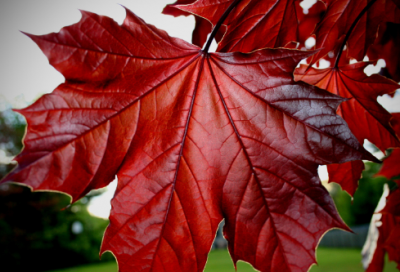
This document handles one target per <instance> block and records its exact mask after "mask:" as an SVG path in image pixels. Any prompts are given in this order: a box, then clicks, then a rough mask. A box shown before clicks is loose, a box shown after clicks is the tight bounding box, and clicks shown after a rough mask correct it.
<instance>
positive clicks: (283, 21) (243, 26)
mask: <svg viewBox="0 0 400 272" xmlns="http://www.w3.org/2000/svg"><path fill="white" fill-rule="evenodd" d="M233 1H234V0H223V1H220V0H199V1H197V2H195V3H194V4H192V5H184V6H177V7H179V8H180V9H182V10H184V11H188V12H191V13H194V14H197V15H199V16H201V17H204V18H206V19H208V20H209V21H211V22H212V23H213V25H216V24H217V22H218V20H219V18H220V17H221V16H222V14H223V13H224V12H225V10H226V9H227V8H228V7H229V6H230V5H231V4H232V2H233ZM296 1H298V0H273V1H265V0H262V1H260V0H243V1H241V2H240V3H239V4H238V5H237V6H236V7H235V8H234V9H233V11H232V12H231V13H230V15H229V16H228V18H227V19H226V20H225V21H224V24H225V25H226V26H227V31H226V34H225V36H224V37H223V39H222V40H221V42H220V43H219V44H218V49H217V51H218V52H234V51H239V52H251V51H254V50H256V49H261V48H265V47H272V48H276V47H284V46H290V45H291V43H292V42H296V41H297V40H298V19H297V11H296V5H295V2H296Z"/></svg>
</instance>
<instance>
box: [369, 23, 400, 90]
mask: <svg viewBox="0 0 400 272" xmlns="http://www.w3.org/2000/svg"><path fill="white" fill-rule="evenodd" d="M399 48H400V25H399V24H393V23H386V24H383V25H382V26H381V28H380V30H379V34H378V38H377V39H376V41H375V43H374V44H373V45H372V46H371V47H370V49H369V51H368V57H369V58H370V60H378V59H384V60H385V63H386V67H385V68H384V71H385V75H386V76H387V77H389V78H391V79H393V80H394V81H396V82H399V81H400V50H399Z"/></svg>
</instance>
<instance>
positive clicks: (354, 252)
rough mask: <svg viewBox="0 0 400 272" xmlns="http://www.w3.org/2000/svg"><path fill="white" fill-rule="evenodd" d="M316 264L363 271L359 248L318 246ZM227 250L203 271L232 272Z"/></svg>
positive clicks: (319, 270)
mask: <svg viewBox="0 0 400 272" xmlns="http://www.w3.org/2000/svg"><path fill="white" fill-rule="evenodd" d="M317 259H318V263H319V264H318V266H316V265H314V266H313V267H312V268H311V270H310V271H311V272H337V271H340V272H363V271H364V270H363V269H362V266H361V263H360V261H361V256H360V250H359V249H335V248H320V249H318V252H317ZM234 271H235V269H234V268H233V264H232V261H231V260H230V257H229V254H228V251H226V250H214V251H212V252H211V253H210V256H209V259H208V262H207V265H206V269H205V272H234ZM237 271H238V272H251V271H254V269H253V268H252V267H251V266H250V265H249V264H247V263H243V262H239V263H238V270H237ZM396 271H398V270H396V264H395V263H393V262H387V263H386V266H385V269H384V272H396ZM51 272H117V265H116V264H115V263H113V262H111V263H104V264H97V265H86V266H81V267H74V268H69V269H63V270H57V271H51Z"/></svg>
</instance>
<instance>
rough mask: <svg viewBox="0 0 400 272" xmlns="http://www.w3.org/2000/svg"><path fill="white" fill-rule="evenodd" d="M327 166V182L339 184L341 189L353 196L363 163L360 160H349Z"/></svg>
mask: <svg viewBox="0 0 400 272" xmlns="http://www.w3.org/2000/svg"><path fill="white" fill-rule="evenodd" d="M327 167H328V174H329V182H336V183H338V184H340V187H342V189H343V190H345V191H346V192H348V193H349V195H351V196H353V195H354V193H355V192H356V190H357V187H358V181H359V180H360V178H361V173H362V171H363V170H364V163H363V162H362V161H351V162H345V163H342V164H330V165H328V166H327Z"/></svg>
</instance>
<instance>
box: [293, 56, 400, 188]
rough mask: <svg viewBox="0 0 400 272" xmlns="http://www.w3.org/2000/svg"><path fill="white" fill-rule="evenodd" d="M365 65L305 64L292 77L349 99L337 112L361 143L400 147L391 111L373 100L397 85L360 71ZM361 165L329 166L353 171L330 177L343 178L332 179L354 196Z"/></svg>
mask: <svg viewBox="0 0 400 272" xmlns="http://www.w3.org/2000/svg"><path fill="white" fill-rule="evenodd" d="M367 65H368V63H355V64H351V65H346V66H341V67H339V68H338V69H335V68H327V69H314V68H310V69H308V70H307V66H305V65H302V66H301V67H300V68H299V69H296V72H295V79H296V80H302V81H304V82H307V83H310V84H313V85H315V86H318V87H320V88H322V89H326V90H328V91H330V92H331V93H334V94H337V95H340V96H342V97H345V98H347V99H349V100H348V101H346V102H343V103H342V104H341V105H340V106H339V109H338V114H339V115H340V116H342V117H343V119H345V120H346V122H347V123H348V125H349V127H350V129H351V131H352V132H353V133H354V135H355V136H356V138H357V139H358V141H359V142H360V143H363V142H364V140H365V139H368V140H369V141H370V142H372V143H373V144H375V145H376V146H377V147H378V148H379V149H381V150H382V151H383V152H385V150H386V149H388V148H390V147H399V146H400V143H399V140H398V138H397V135H396V133H395V132H394V130H393V128H392V127H391V125H390V119H391V114H390V113H388V112H387V111H386V110H385V109H384V108H383V107H382V106H381V105H380V104H378V102H377V101H376V99H377V97H378V96H380V95H384V94H390V93H393V92H394V91H395V90H396V89H397V88H398V87H399V85H398V84H396V83H395V82H393V81H391V80H389V79H387V78H384V77H382V76H380V75H372V76H371V77H368V76H367V75H365V73H364V71H363V70H364V68H365V67H366V66H367ZM354 166H356V167H354ZM360 166H361V165H357V163H353V162H352V163H350V162H348V163H347V164H345V165H342V166H333V167H330V168H329V169H330V170H335V171H344V172H346V171H347V172H351V173H352V174H351V175H342V174H334V173H330V176H335V177H336V178H337V177H338V175H339V176H340V177H342V178H343V179H342V180H337V179H335V180H333V181H335V182H338V183H339V184H341V186H342V188H343V189H344V190H346V191H347V192H348V193H349V194H351V195H353V194H354V191H355V189H356V188H357V184H358V180H359V178H360V175H361V171H362V167H360ZM349 169H351V170H349ZM357 172H358V174H357Z"/></svg>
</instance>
